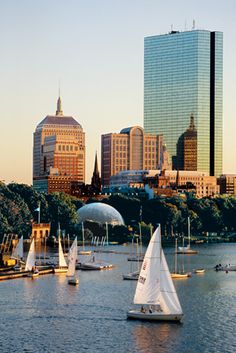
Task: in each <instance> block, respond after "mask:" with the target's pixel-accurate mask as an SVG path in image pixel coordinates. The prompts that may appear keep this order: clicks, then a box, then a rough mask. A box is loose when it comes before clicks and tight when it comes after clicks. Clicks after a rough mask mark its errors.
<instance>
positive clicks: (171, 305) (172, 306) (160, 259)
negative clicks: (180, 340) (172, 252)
mask: <svg viewBox="0 0 236 353" xmlns="http://www.w3.org/2000/svg"><path fill="white" fill-rule="evenodd" d="M160 228H161V227H160V225H159V226H158V227H157V229H156V231H155V232H154V234H153V236H152V238H151V240H150V242H149V245H148V248H147V251H146V254H145V257H144V260H143V264H142V268H141V271H140V274H139V279H138V283H137V287H136V292H135V296H134V304H139V305H141V308H139V309H136V310H135V309H132V310H129V311H128V313H127V318H128V319H138V320H148V321H173V322H179V321H180V320H181V319H182V317H183V311H182V308H181V305H180V303H179V299H178V296H177V293H176V291H175V287H174V284H173V281H172V279H171V276H170V271H169V268H168V265H167V262H166V259H165V254H164V252H163V250H162V246H161V230H160Z"/></svg>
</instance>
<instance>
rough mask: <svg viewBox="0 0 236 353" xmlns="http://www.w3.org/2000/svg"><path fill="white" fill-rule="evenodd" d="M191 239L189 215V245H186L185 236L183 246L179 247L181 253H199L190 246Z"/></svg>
mask: <svg viewBox="0 0 236 353" xmlns="http://www.w3.org/2000/svg"><path fill="white" fill-rule="evenodd" d="M190 241H191V235H190V217H188V245H187V246H184V237H183V246H179V247H178V250H179V251H178V253H179V254H180V253H181V254H186V255H191V254H197V253H198V252H197V250H192V249H191V248H190Z"/></svg>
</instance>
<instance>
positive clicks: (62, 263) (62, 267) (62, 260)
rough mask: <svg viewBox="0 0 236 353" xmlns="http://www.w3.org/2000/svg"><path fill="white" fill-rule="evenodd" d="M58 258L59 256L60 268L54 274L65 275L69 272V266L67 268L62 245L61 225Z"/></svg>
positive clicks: (55, 269) (56, 268) (57, 267)
mask: <svg viewBox="0 0 236 353" xmlns="http://www.w3.org/2000/svg"><path fill="white" fill-rule="evenodd" d="M58 256H59V263H58V266H56V267H55V268H54V273H65V272H67V270H68V266H67V263H66V260H65V257H64V253H63V249H62V245H61V235H60V225H59V229H58Z"/></svg>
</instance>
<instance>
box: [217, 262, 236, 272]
mask: <svg viewBox="0 0 236 353" xmlns="http://www.w3.org/2000/svg"><path fill="white" fill-rule="evenodd" d="M215 270H216V271H226V272H228V271H236V265H230V264H228V265H221V264H219V265H216V266H215Z"/></svg>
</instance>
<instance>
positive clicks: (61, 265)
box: [58, 236, 67, 267]
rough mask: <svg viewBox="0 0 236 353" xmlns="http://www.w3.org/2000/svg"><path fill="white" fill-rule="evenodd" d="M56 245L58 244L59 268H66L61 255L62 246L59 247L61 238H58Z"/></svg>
mask: <svg viewBox="0 0 236 353" xmlns="http://www.w3.org/2000/svg"><path fill="white" fill-rule="evenodd" d="M58 244H59V249H58V251H59V267H67V263H66V260H65V257H64V254H63V250H62V246H61V237H60V236H59V237H58Z"/></svg>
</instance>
